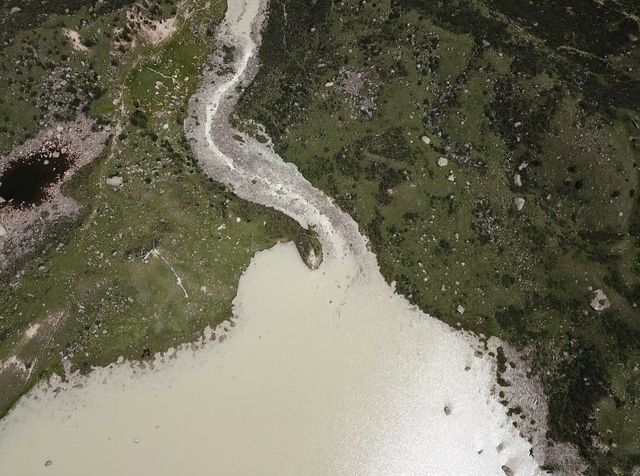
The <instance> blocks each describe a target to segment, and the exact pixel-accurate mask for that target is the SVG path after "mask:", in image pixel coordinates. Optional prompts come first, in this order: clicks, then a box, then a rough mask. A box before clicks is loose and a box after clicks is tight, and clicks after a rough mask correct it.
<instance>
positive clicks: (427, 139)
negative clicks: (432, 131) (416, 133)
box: [420, 136, 431, 145]
mask: <svg viewBox="0 0 640 476" xmlns="http://www.w3.org/2000/svg"><path fill="white" fill-rule="evenodd" d="M420 140H421V141H422V142H424V143H425V144H427V145H429V144H431V139H429V138H428V137H427V136H422V137H421V138H420Z"/></svg>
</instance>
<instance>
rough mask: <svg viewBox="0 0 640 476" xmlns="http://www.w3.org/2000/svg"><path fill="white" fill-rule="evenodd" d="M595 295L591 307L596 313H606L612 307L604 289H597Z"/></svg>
mask: <svg viewBox="0 0 640 476" xmlns="http://www.w3.org/2000/svg"><path fill="white" fill-rule="evenodd" d="M595 293H596V295H595V297H594V298H593V299H592V300H591V307H592V308H593V310H594V311H604V310H605V309H607V308H609V307H611V302H610V301H609V298H607V295H606V294H605V293H604V291H603V290H602V289H596V290H595Z"/></svg>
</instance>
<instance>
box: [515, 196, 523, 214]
mask: <svg viewBox="0 0 640 476" xmlns="http://www.w3.org/2000/svg"><path fill="white" fill-rule="evenodd" d="M513 203H514V205H515V206H516V210H518V211H520V210H522V207H524V198H522V197H516V198H514V199H513Z"/></svg>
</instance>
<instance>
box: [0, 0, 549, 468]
mask: <svg viewBox="0 0 640 476" xmlns="http://www.w3.org/2000/svg"><path fill="white" fill-rule="evenodd" d="M265 8H266V5H265V3H264V2H260V0H230V1H229V9H228V12H227V15H226V18H225V23H224V25H223V26H222V27H221V28H220V32H219V40H220V41H219V43H220V44H219V45H218V46H219V47H221V46H222V44H223V43H224V44H233V45H234V46H235V47H236V54H235V57H236V63H235V66H236V68H235V71H234V73H231V74H229V75H228V76H221V77H218V76H216V75H215V74H214V73H207V75H206V76H205V78H204V83H203V87H202V90H201V91H200V93H199V94H198V100H197V101H196V100H194V101H192V103H191V109H192V111H191V114H190V116H191V115H194V114H195V116H196V117H197V118H198V121H196V120H194V119H190V120H188V121H187V122H186V124H185V127H186V130H187V134H188V136H189V138H190V140H191V141H192V146H193V148H194V151H195V153H196V156H197V157H198V159H199V160H200V162H201V163H202V165H203V168H204V169H205V172H206V173H207V174H208V175H209V176H211V177H214V178H215V179H216V180H220V181H222V182H226V183H228V184H229V185H231V186H232V187H233V188H234V190H235V192H236V193H237V194H238V195H240V196H242V197H244V198H247V199H250V200H253V201H255V202H258V203H261V204H264V205H268V206H272V207H274V208H277V209H279V210H282V211H283V212H285V213H287V214H288V215H290V216H292V217H293V218H295V219H296V220H298V221H299V222H300V223H301V224H303V225H304V226H310V225H314V226H315V227H316V229H317V230H318V232H319V235H320V238H321V241H322V243H323V248H324V254H325V260H324V262H323V264H322V266H321V267H320V269H318V270H315V271H311V270H309V269H308V268H307V267H306V266H305V265H304V264H303V263H302V261H301V260H300V258H299V256H298V255H297V251H296V249H295V246H294V245H293V244H281V245H277V246H276V247H274V248H273V249H271V250H268V251H264V252H261V253H258V254H257V255H256V256H255V257H254V259H253V260H252V262H251V265H250V267H249V269H248V270H247V272H246V273H245V274H244V275H243V277H242V278H241V281H240V285H239V289H238V295H237V297H236V298H235V300H234V315H235V317H234V322H235V323H236V325H235V327H233V328H231V330H230V333H229V335H228V337H227V338H226V339H225V340H224V341H223V342H216V341H206V342H205V343H203V344H200V345H198V346H197V347H198V348H197V349H195V350H194V349H193V348H191V347H190V346H185V347H184V348H182V349H180V350H178V351H176V352H169V353H167V355H165V356H162V357H158V359H157V360H156V362H155V364H154V368H153V369H148V368H141V367H140V366H139V365H136V364H131V363H123V364H119V365H115V364H114V365H112V366H110V367H107V368H102V369H97V370H95V371H94V372H93V373H91V374H90V375H89V376H88V377H81V378H79V379H77V381H72V382H70V383H59V382H58V383H55V382H54V383H52V384H50V383H46V382H45V383H42V384H41V385H40V386H38V387H37V388H35V389H34V390H33V391H32V392H30V394H29V395H27V396H26V397H24V398H23V399H21V401H20V402H19V403H18V404H17V406H16V407H15V408H14V409H13V411H12V412H11V413H10V414H9V415H8V416H7V418H6V419H5V420H4V421H2V422H1V424H0V474H11V475H29V476H31V475H38V474H47V475H65V476H73V475H114V474H121V475H134V474H135V475H154V476H158V475H175V474H186V475H190V476H195V475H211V474H223V475H232V474H233V475H238V474H274V475H282V474H291V475H306V474H318V475H326V474H335V475H338V474H340V475H342V474H344V475H355V474H362V475H370V474H388V475H397V474H422V475H424V474H428V475H438V476H444V475H473V476H477V475H498V476H502V475H504V474H507V473H508V472H509V471H512V472H513V473H514V474H516V475H518V476H520V475H533V474H539V473H540V470H539V469H538V465H537V464H536V462H535V460H534V459H533V458H532V457H531V456H530V450H531V445H530V444H529V443H528V442H527V441H526V440H525V439H524V438H522V437H521V436H520V435H519V434H518V431H517V429H516V428H514V426H513V424H512V422H511V421H510V419H509V418H508V417H507V415H506V413H505V408H504V407H503V406H502V405H501V404H500V403H499V402H498V399H497V397H496V395H495V394H494V391H493V389H494V385H495V361H494V359H492V358H491V357H489V356H488V355H487V353H486V352H484V348H483V346H482V345H481V343H480V342H479V341H478V340H477V339H476V338H475V337H474V336H471V335H468V334H465V333H462V332H458V331H454V330H453V329H451V328H449V327H448V326H446V325H444V324H442V323H441V322H440V321H438V320H437V319H434V318H432V317H430V316H428V315H426V314H424V313H422V312H421V311H420V310H418V309H416V308H415V307H413V306H411V305H410V304H409V303H408V302H407V301H406V300H405V299H404V298H402V297H401V296H399V295H397V294H395V293H394V291H393V289H391V288H390V287H389V286H388V285H387V284H386V283H385V281H384V279H383V278H382V276H381V275H380V273H379V270H378V267H377V264H376V260H375V256H374V255H373V254H372V253H370V252H369V251H368V249H367V246H366V239H365V238H364V237H363V236H362V235H361V234H360V233H359V231H358V227H357V224H356V223H355V222H354V221H353V220H352V219H351V218H350V217H349V216H348V215H346V214H344V213H342V212H341V211H340V210H339V209H338V208H337V207H335V206H334V205H333V203H332V202H331V200H330V199H328V198H327V197H326V196H325V195H324V194H322V193H321V192H320V191H318V190H316V189H315V188H313V187H312V186H311V184H310V183H309V182H308V181H307V180H306V179H304V177H302V175H300V173H299V172H298V170H297V169H296V168H295V167H294V166H293V165H291V164H286V163H284V162H283V161H282V159H281V158H280V157H278V156H277V155H276V154H275V153H274V152H273V151H271V150H270V149H268V148H266V147H265V146H263V145H262V144H260V143H258V142H257V141H255V140H253V139H251V138H249V137H246V136H245V137H244V142H241V141H237V140H236V139H234V138H233V135H234V134H238V132H237V131H234V130H233V128H232V127H231V126H230V124H229V117H230V114H231V112H232V110H233V107H234V106H235V104H236V102H237V98H238V96H237V95H238V94H239V93H238V92H237V91H236V88H237V86H239V85H246V84H248V82H250V81H251V80H252V78H253V77H254V75H255V72H256V71H257V67H258V66H257V63H256V52H257V49H258V46H259V32H260V28H261V26H262V22H263V21H264V10H265ZM214 61H215V59H214ZM54 387H55V388H58V389H59V391H53V388H54Z"/></svg>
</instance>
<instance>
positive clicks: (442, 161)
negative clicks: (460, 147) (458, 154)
mask: <svg viewBox="0 0 640 476" xmlns="http://www.w3.org/2000/svg"><path fill="white" fill-rule="evenodd" d="M448 164H449V161H448V160H447V158H446V157H440V158H439V159H438V167H446V166H447V165H448Z"/></svg>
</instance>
